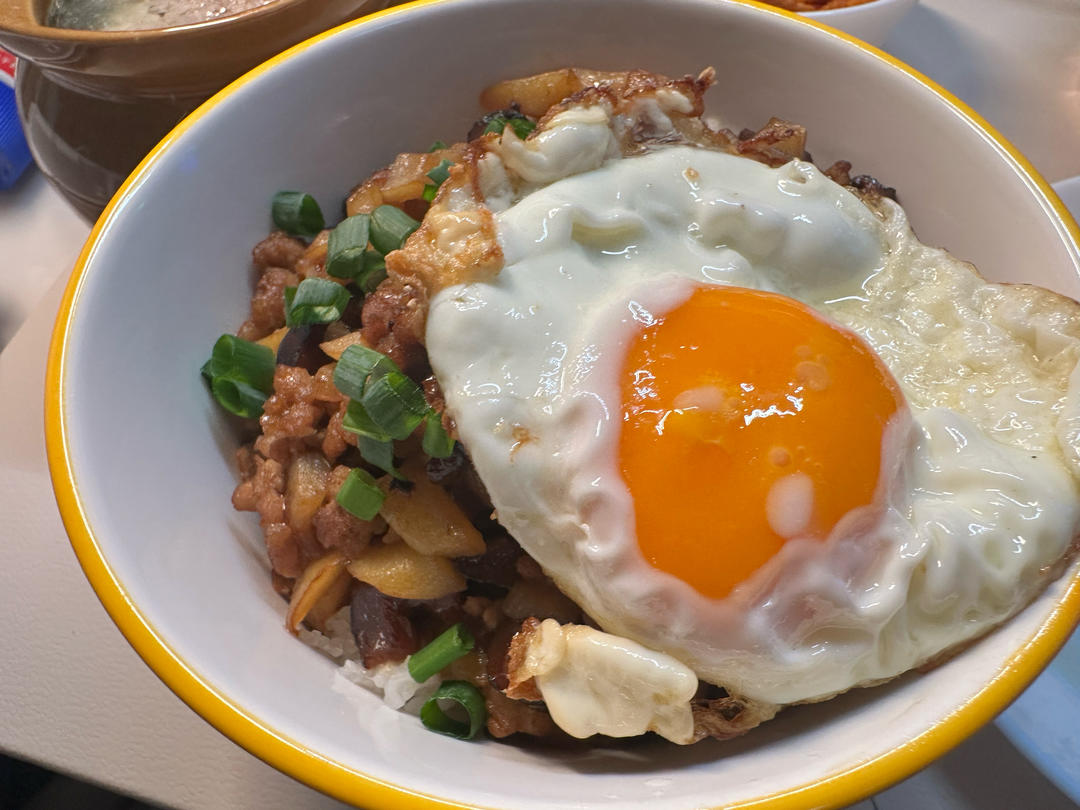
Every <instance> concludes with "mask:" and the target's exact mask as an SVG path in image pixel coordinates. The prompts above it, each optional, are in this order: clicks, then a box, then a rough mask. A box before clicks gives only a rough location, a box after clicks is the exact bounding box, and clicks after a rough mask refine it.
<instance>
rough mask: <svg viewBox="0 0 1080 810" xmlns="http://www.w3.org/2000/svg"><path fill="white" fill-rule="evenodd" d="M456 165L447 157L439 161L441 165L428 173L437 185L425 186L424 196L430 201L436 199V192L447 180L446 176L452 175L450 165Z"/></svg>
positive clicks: (428, 176) (429, 177)
mask: <svg viewBox="0 0 1080 810" xmlns="http://www.w3.org/2000/svg"><path fill="white" fill-rule="evenodd" d="M453 165H454V162H453V161H452V160H446V159H445V158H444V159H443V160H442V161H440V162H439V165H438V166H436V167H435V168H434V169H432V170H431V171H430V172H428V173H427V175H426V176H427V178H428V179H429V180H431V182H432V183H434V184H435V185H427V186H424V193H423V197H424V199H425V200H427V201H428V202H431V201H432V200H434V199H435V194H436V192H437V191H438V190H439V186H441V185H442V184H443V183H445V182H446V178H448V177H449V176H450V167H451V166H453Z"/></svg>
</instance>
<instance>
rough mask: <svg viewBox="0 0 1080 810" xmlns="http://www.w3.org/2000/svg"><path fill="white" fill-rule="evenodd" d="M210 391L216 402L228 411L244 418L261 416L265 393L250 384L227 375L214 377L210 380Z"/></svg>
mask: <svg viewBox="0 0 1080 810" xmlns="http://www.w3.org/2000/svg"><path fill="white" fill-rule="evenodd" d="M210 392H211V393H212V394H213V395H214V399H216V400H217V401H218V404H219V405H220V406H221V407H222V408H224V409H225V410H227V411H228V412H229V413H235V414H236V415H237V416H242V417H244V418H245V419H257V418H258V417H260V416H262V412H263V403H264V402H266V394H264V393H263V392H262V391H260V390H259V389H258V388H256V387H254V386H252V385H248V384H247V383H245V382H240V380H233V379H230V378H229V377H214V379H213V380H211V381H210Z"/></svg>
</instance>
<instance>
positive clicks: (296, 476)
mask: <svg viewBox="0 0 1080 810" xmlns="http://www.w3.org/2000/svg"><path fill="white" fill-rule="evenodd" d="M329 479H330V462H329V461H327V460H326V458H325V457H324V456H323V455H322V453H305V454H304V455H302V456H297V457H296V459H295V460H294V461H293V463H292V464H290V465H289V473H288V476H287V478H286V481H285V517H286V519H287V520H288V523H289V526H290V528H292V529H293V531H298V532H303V531H307V530H308V529H310V528H311V518H312V517H313V516H314V515H315V513H316V512H317V511H318V509H319V507H320V506H322V505H323V502H324V501H325V500H326V487H327V483H328V482H329Z"/></svg>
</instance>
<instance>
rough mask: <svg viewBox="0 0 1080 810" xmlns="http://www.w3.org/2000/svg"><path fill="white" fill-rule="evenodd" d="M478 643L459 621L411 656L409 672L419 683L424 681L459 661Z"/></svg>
mask: <svg viewBox="0 0 1080 810" xmlns="http://www.w3.org/2000/svg"><path fill="white" fill-rule="evenodd" d="M475 644H476V639H474V638H473V635H472V633H470V632H469V629H468V628H467V627H466V626H465V625H463V624H462V623H461V622H458V623H457V624H455V625H454V626H453V627H449V628H447V629H446V630H444V631H443V632H442V633H440V634H439V635H438V636H436V637H435V639H434V640H433V641H432V642H431V643H430V644H428V645H427V646H425V647H423V648H422V649H420V650H417V651H416V652H415V653H413V654H412V655H410V656H409V662H408V667H409V674H410V675H412V678H413V680H414V681H416V682H417V683H423V682H424V681H426V680H427V679H428V678H430V677H431V676H432V675H434V674H435V673H436V672H441V671H442V669H443V668H444V667H446V666H447V665H448V664H450V663H451V662H453V661H457V660H458V659H459V658H461V656H463V655H465V653H467V652H468V651H469V650H471V649H472V648H473V647H474V646H475Z"/></svg>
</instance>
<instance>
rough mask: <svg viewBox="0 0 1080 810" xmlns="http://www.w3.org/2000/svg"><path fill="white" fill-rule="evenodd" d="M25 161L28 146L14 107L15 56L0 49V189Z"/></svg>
mask: <svg viewBox="0 0 1080 810" xmlns="http://www.w3.org/2000/svg"><path fill="white" fill-rule="evenodd" d="M29 165H30V147H28V146H27V145H26V138H25V137H24V136H23V131H22V125H21V124H20V123H19V113H18V111H17V110H16V109H15V57H14V56H12V55H11V54H10V53H8V52H7V51H5V50H0V189H4V188H10V187H11V186H12V185H14V183H15V181H16V180H18V179H19V176H20V175H21V174H22V173H23V171H25V170H26V167H27V166H29Z"/></svg>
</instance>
